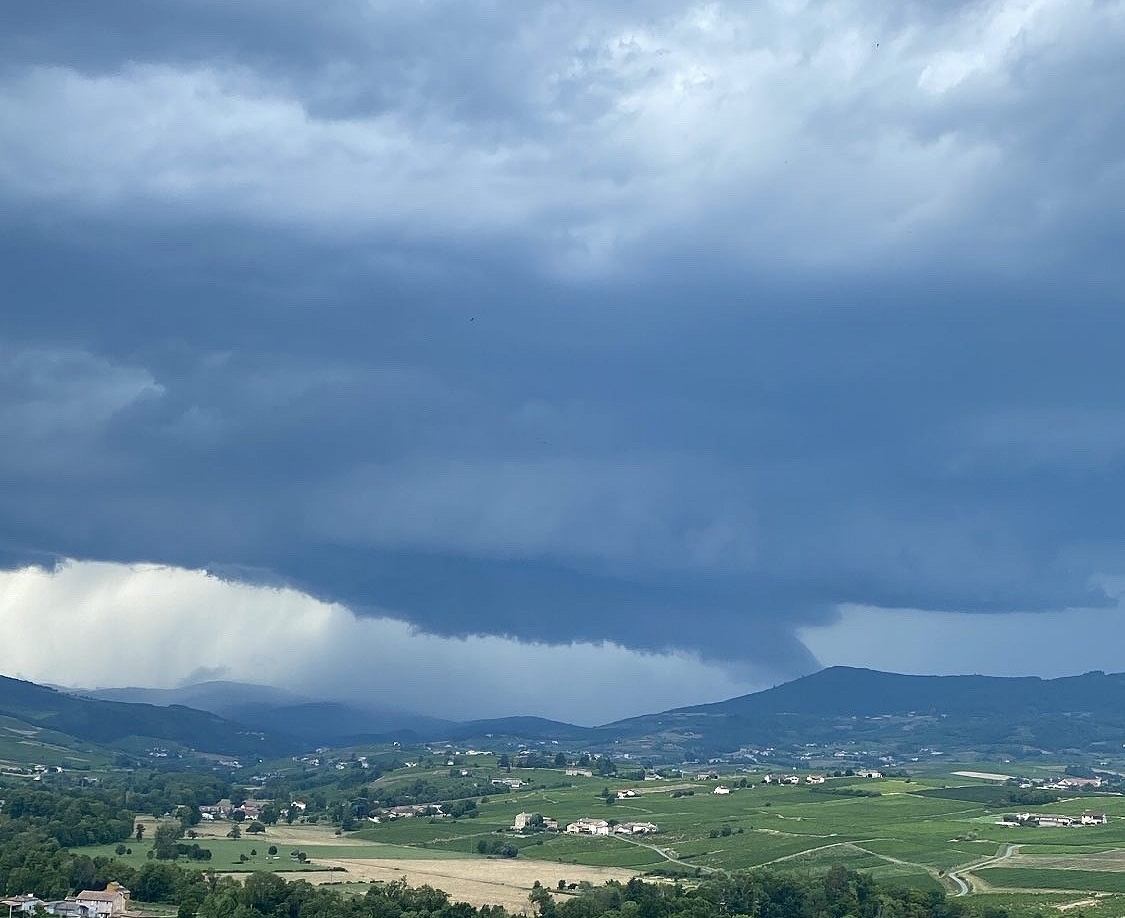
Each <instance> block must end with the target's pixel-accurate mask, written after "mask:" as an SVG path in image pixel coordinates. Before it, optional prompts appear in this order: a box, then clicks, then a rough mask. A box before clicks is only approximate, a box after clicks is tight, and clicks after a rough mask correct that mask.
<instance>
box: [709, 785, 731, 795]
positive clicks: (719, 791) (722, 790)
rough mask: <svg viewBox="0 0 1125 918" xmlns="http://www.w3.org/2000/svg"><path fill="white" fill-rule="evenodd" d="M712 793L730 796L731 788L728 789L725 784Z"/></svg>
mask: <svg viewBox="0 0 1125 918" xmlns="http://www.w3.org/2000/svg"><path fill="white" fill-rule="evenodd" d="M711 793H712V794H729V793H730V788H729V787H727V786H726V785H725V784H720V785H719V786H718V787H716V788H715V789H714V790H713V791H711Z"/></svg>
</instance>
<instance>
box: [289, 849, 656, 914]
mask: <svg viewBox="0 0 1125 918" xmlns="http://www.w3.org/2000/svg"><path fill="white" fill-rule="evenodd" d="M316 862H317V863H318V864H323V865H325V866H326V867H343V868H344V869H345V870H346V871H347V873H339V872H336V871H329V870H325V871H309V872H307V873H302V874H300V879H302V880H307V881H308V882H310V883H342V882H350V883H354V882H370V881H372V880H384V881H386V880H397V879H400V878H401V877H406V881H407V882H408V883H409V884H410V885H411V886H423V885H429V886H433V887H434V888H436V889H444V890H445V891H446V892H447V893H449V895H450V897H451V898H452V899H453V900H454V901H455V902H468V903H470V904H472V905H477V906H480V905H502V906H504V907H505V908H506V909H508V910H509V911H511V912H527V913H530V912H531V903H530V902H529V901H528V898H527V897H528V894H529V893H530V892H531V889H532V886H534V884H535V881H536V880H538V881H539V882H540V883H542V884H543V885H544V886H546V887H547V888H548V889H550V890H552V891H553V890H554V889H555V887H556V886H557V885H558V882H559V880H565V881H566V882H568V883H579V882H581V881H582V880H588V881H589V882H591V883H593V884H594V885H600V884H602V883H605V882H606V881H607V880H621V881H622V882H624V881H627V880H630V879H632V878H633V877H634V876H636V875H637V874H636V871H635V870H626V869H622V868H620V867H583V866H579V865H577V864H557V863H554V862H552V861H531V860H502V859H496V860H485V859H478V858H471V859H470V858H465V859H458V860H414V859H403V860H398V859H395V858H387V859H385V860H373V859H363V860H359V859H353V858H346V857H344V858H324V857H318V858H317V859H316Z"/></svg>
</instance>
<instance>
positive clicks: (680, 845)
mask: <svg viewBox="0 0 1125 918" xmlns="http://www.w3.org/2000/svg"><path fill="white" fill-rule="evenodd" d="M960 767H961V766H949V768H950V770H952V769H955V768H960ZM514 773H515V774H519V776H520V777H521V778H523V777H526V778H531V779H532V780H533V782H537V783H542V784H546V785H547V786H532V787H530V788H521V789H519V790H516V791H513V792H512V793H511V794H504V795H498V796H492V797H488V798H487V799H484V800H482V801H481V802H480V806H479V809H480V815H479V816H477V817H476V818H462V819H460V820H456V821H454V820H450V819H425V818H415V819H404V820H398V821H395V822H390V823H382V824H379V825H372V826H369V827H367V828H364V829H362V830H361V831H360V832H358V833H356V835H358V837H360V838H363V839H365V840H368V841H371V842H382V843H387V844H394V845H406V846H415V847H418V848H420V849H422V850H424V851H427V852H430V853H433V852H436V851H446V852H458V853H461V854H465V855H472V854H474V853H475V852H476V850H477V844H478V842H479V841H480V840H481V839H482V838H484V839H492V838H496V837H498V836H502V837H503V838H504V839H505V842H506V843H509V844H514V845H515V846H516V847H518V848H519V856H520V857H521V858H530V859H538V860H545V861H555V862H560V863H577V864H590V865H603V866H610V865H612V866H620V867H632V868H635V869H637V870H638V871H640V872H644V871H652V870H655V869H664V870H675V871H679V872H694V871H695V870H696V869H697V868H698V869H699V870H700V871H703V872H706V871H712V870H738V869H746V868H754V867H762V866H770V867H774V868H777V869H793V870H801V871H805V872H812V873H819V872H824V871H827V870H828V869H830V868H831V867H832V866H834V865H836V864H842V865H844V866H849V867H855V868H856V869H864V870H870V871H871V872H872V873H873V874H874V875H875V876H877V877H879V878H881V879H884V880H887V881H890V882H898V883H903V884H906V885H910V886H915V887H919V888H923V889H933V888H938V887H944V888H946V889H949V890H954V889H955V887H954V886H953V885H952V882H951V881H950V880H948V879H947V878H946V877H945V874H946V873H948V872H949V871H951V870H957V869H963V868H966V867H970V866H973V865H976V864H981V863H982V862H985V861H988V860H990V859H992V858H995V857H997V856H998V855H999V854H1001V853H1002V852H1003V851H1004V850H1005V848H1006V846H1008V845H1018V846H1020V847H1019V850H1020V852H1021V854H1022V855H1025V856H1034V855H1035V854H1037V853H1043V854H1047V853H1055V852H1062V853H1066V854H1068V855H1073V856H1074V857H1076V858H1078V859H1079V864H1080V862H1081V857H1082V855H1084V854H1087V855H1094V854H1095V853H1097V852H1100V851H1105V850H1107V849H1112V848H1116V847H1122V848H1125V798H1122V797H1116V796H1082V797H1080V798H1074V799H1071V800H1062V801H1059V802H1056V803H1051V804H1045V805H1043V806H1040V807H1035V808H1034V809H1035V810H1036V811H1038V812H1057V813H1071V814H1078V813H1081V812H1082V810H1084V809H1089V808H1095V809H1104V810H1106V811H1107V812H1108V813H1110V814H1111V821H1110V823H1109V825H1107V826H1097V827H1082V828H1070V829H1050V828H1023V827H1014V828H1012V827H1005V826H1000V825H997V824H996V823H997V821H998V819H999V817H1000V816H1001V815H1002V814H1004V813H1009V812H1014V811H1016V810H1017V809H1027V807H1026V806H1023V807H1017V806H1015V805H1013V804H1011V803H1006V796H1005V794H1006V789H1005V788H1004V787H1003V786H1002V785H997V784H996V783H995V782H985V781H978V780H973V779H969V778H964V777H956V776H953V775H951V774H950V773H949V772H948V771H945V772H942V771H938V770H935V771H934V773H933V774H931V775H928V776H926V777H921V778H917V779H911V780H909V781H908V780H902V779H894V780H881V781H880V780H875V781H871V780H866V779H855V778H845V779H830V781H829V782H828V784H826V785H824V786H822V787H819V788H817V787H808V786H799V787H791V786H785V787H778V786H772V785H771V786H766V785H762V784H752V785H751V786H750V787H747V788H746V789H736V790H734V791H733V792H732V793H731V794H729V795H726V796H715V795H713V794H712V793H711V791H712V790H713V789H714V787H715V785H716V784H717V783H719V782H716V781H710V782H687V781H668V782H645V783H637V782H633V783H629V782H623V781H616V780H612V779H609V780H607V779H602V778H593V779H584V778H571V779H566V781H567V782H569V783H570V784H571V786H569V787H560V786H557V785H559V784H560V783H563V779H562V778H561V776H560V773H559V772H552V771H548V770H540V771H537V772H534V773H530V774H526V773H524V772H523V771H522V770H517V771H516V772H514ZM724 782H725V783H726V784H727V786H731V784H732V783H733V782H732V780H731V777H730V776H728V777H727V778H725V779H724ZM550 785H556V786H550ZM689 786H690V787H691V788H692V789H694V790H695V791H696V793H695V794H694V796H681V797H675V796H673V794H672V791H673V790H674V789H676V788H683V787H689ZM606 787H608V788H609V789H611V790H614V791H616V790H618V789H623V788H627V787H632V788H634V789H635V790H637V791H638V792H639V793H640V796H638V797H636V798H631V799H628V800H621V801H617V802H615V803H614V804H613V805H606V804H605V802H604V801H603V800H602V799H601V797H600V796H599V793H600V792H601V790H602V789H603V788H606ZM853 788H854V789H860V790H863V791H869V792H874V791H877V792H878V793H879V796H864V797H858V796H855V797H853V796H846V795H843V794H841V793H839V792H840V791H844V792H845V793H846V792H847V790H848V789H853ZM834 792H835V793H834ZM524 811H526V812H537V813H541V814H543V815H545V816H550V817H554V818H555V819H557V820H558V821H559V824H560V826H563V825H565V824H566V823H568V822H572V821H574V820H576V819H578V818H579V817H582V816H592V817H600V818H603V819H616V820H617V821H619V822H625V821H651V822H655V823H657V824H658V825H659V826H660V829H661V831H660V832H659V833H658V834H656V835H653V836H640V837H637V838H635V839H633V840H632V841H630V840H626V839H623V838H620V837H609V838H603V837H598V838H591V837H588V836H573V835H566V834H557V835H556V834H541V835H534V836H519V835H515V834H513V833H511V832H510V831H507V829H508V827H509V826H510V825H511V824H512V821H513V818H514V816H515V814H516V813H518V812H524ZM1113 817H1116V818H1113ZM713 836H714V837H713ZM1004 869H1015V868H1003V867H1002V866H1001V865H1000V864H997V866H996V867H993V868H991V869H989V870H988V871H987V874H988V875H989V876H999V871H1001V870H1004ZM1021 869H1022V868H1021ZM1031 872H1032V873H1036V872H1040V871H1036V870H1034V869H1032V870H1031ZM1069 872H1070V873H1076V872H1081V871H1069ZM1093 873H1096V874H1103V875H1104V877H1105V878H1104V879H1103V880H1101V881H1100V885H1099V884H1094V885H1090V884H1089V883H1086V882H1085V881H1083V882H1082V883H1079V885H1078V886H1076V887H1074V888H1087V887H1088V888H1090V889H1099V890H1106V891H1117V890H1118V889H1121V890H1122V891H1125V885H1119V881H1122V880H1125V873H1122V874H1120V875H1118V874H1115V873H1114V872H1112V871H1094V872H1093ZM982 879H985V877H984V876H983V875H982ZM989 882H991V881H989ZM1075 882H1077V881H1075ZM1005 885H1006V884H1005ZM1020 888H1029V889H1030V888H1071V887H1069V886H1063V887H1053V886H1050V885H1049V884H1039V885H1034V886H1033V885H1028V886H1024V887H1020Z"/></svg>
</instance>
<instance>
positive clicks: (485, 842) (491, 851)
mask: <svg viewBox="0 0 1125 918" xmlns="http://www.w3.org/2000/svg"><path fill="white" fill-rule="evenodd" d="M519 853H520V852H519V849H518V848H517V847H516V846H515V845H509V844H508V843H507V842H505V841H503V840H501V839H499V838H492V839H485V838H482V839H481V840H480V841H478V842H477V854H487V855H490V856H492V857H516V856H517V855H518V854H519Z"/></svg>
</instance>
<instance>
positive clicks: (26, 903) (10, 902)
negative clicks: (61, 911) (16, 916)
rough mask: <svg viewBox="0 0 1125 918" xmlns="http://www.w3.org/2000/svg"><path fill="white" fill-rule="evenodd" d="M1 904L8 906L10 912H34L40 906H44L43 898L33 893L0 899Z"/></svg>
mask: <svg viewBox="0 0 1125 918" xmlns="http://www.w3.org/2000/svg"><path fill="white" fill-rule="evenodd" d="M0 905H6V906H8V914H9V915H11V914H13V913H14V912H30V913H32V914H34V913H35V911H36V910H37V909H38V908H41V907H42V906H43V900H42V899H40V898H39V897H38V896H33V895H32V894H31V893H25V894H24V895H22V896H9V897H8V898H7V899H0Z"/></svg>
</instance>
